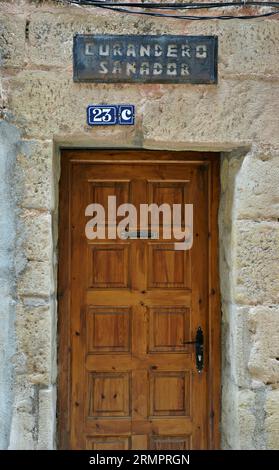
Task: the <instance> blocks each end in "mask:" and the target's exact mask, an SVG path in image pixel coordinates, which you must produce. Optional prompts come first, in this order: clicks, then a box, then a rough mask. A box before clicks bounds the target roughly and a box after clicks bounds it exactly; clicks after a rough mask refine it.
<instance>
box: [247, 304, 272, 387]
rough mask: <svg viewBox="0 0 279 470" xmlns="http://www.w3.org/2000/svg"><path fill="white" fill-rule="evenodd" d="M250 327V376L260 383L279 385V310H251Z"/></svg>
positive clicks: (258, 308) (261, 308)
mask: <svg viewBox="0 0 279 470" xmlns="http://www.w3.org/2000/svg"><path fill="white" fill-rule="evenodd" d="M248 325H249V330H250V332H251V350H250V357H249V364H248V366H249V371H250V374H251V375H252V377H253V379H255V380H257V381H259V382H264V383H269V384H270V383H278V382H279V308H278V307H277V308H275V307H263V306H259V307H254V308H251V309H250V311H249V322H248Z"/></svg>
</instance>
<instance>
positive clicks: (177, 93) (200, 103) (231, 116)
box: [143, 80, 279, 150]
mask: <svg viewBox="0 0 279 470" xmlns="http://www.w3.org/2000/svg"><path fill="white" fill-rule="evenodd" d="M277 97H278V83H275V82H260V81H257V80H251V81H250V80H246V81H238V80H226V81H221V82H220V83H219V84H218V85H217V86H210V87H209V86H206V85H200V86H193V85H192V86H186V85H185V86H184V85H181V86H180V87H179V88H178V87H173V86H171V87H164V94H163V96H162V97H161V98H159V99H156V100H152V99H150V100H148V101H146V102H145V104H144V108H143V135H144V142H145V143H146V144H149V143H152V144H153V145H155V143H156V142H157V144H158V145H163V143H164V142H170V141H172V142H180V143H183V142H184V143H187V144H188V145H190V144H191V143H192V144H193V143H195V142H199V145H200V146H202V144H203V143H204V147H205V148H207V149H212V150H213V149H216V145H218V144H223V145H226V144H230V143H233V142H238V143H239V144H240V145H241V144H243V145H244V144H248V143H251V142H252V141H253V142H254V141H262V142H263V143H264V142H266V143H273V142H276V141H278V132H277V130H278V128H279V117H278V113H277V111H276V108H277V105H276V102H277ZM232 109H234V110H235V112H233V113H232V112H231V110H232ZM270 116H273V119H272V120H271V119H270Z"/></svg>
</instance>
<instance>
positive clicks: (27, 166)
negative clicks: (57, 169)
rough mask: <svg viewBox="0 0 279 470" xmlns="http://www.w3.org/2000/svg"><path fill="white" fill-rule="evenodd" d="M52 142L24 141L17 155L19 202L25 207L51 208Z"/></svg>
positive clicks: (52, 198)
mask: <svg viewBox="0 0 279 470" xmlns="http://www.w3.org/2000/svg"><path fill="white" fill-rule="evenodd" d="M52 172H53V144H52V142H39V141H30V142H29V141H25V142H24V144H23V145H22V146H21V150H20V152H19V154H18V157H17V180H18V181H17V183H18V188H19V189H17V190H18V192H19V194H18V200H19V204H20V205H22V206H23V207H26V208H33V209H46V210H52V209H53V208H54V188H53V173H52Z"/></svg>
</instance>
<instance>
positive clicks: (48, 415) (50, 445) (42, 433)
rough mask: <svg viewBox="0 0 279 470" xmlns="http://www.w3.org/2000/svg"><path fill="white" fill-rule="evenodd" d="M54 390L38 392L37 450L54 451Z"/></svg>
mask: <svg viewBox="0 0 279 470" xmlns="http://www.w3.org/2000/svg"><path fill="white" fill-rule="evenodd" d="M55 404H56V388H55V387H51V388H49V389H42V390H40V391H39V423H38V445H37V450H52V449H54V436H55V430H56V416H55V409H56V406H55Z"/></svg>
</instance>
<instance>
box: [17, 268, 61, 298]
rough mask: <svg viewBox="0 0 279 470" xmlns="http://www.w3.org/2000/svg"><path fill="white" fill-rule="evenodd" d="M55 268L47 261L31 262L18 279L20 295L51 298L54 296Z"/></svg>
mask: <svg viewBox="0 0 279 470" xmlns="http://www.w3.org/2000/svg"><path fill="white" fill-rule="evenodd" d="M53 291H54V283H53V267H52V266H51V264H50V263H49V262H47V261H29V262H28V263H27V265H26V268H25V270H24V271H23V272H22V273H21V274H20V276H19V279H18V294H19V295H22V296H28V297H32V296H35V297H49V296H50V295H52V294H53Z"/></svg>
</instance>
